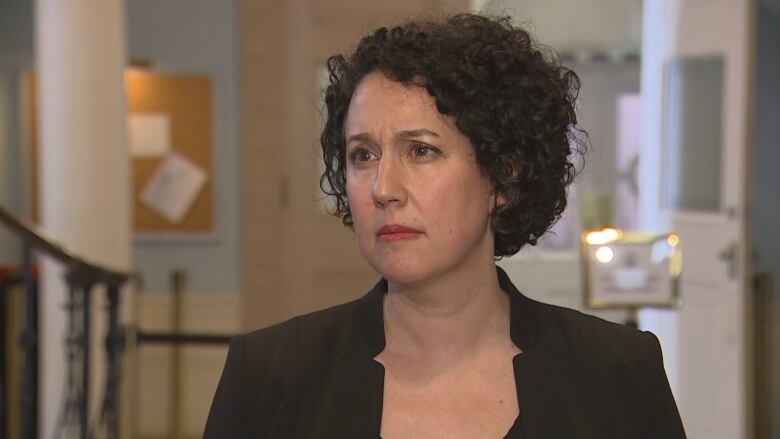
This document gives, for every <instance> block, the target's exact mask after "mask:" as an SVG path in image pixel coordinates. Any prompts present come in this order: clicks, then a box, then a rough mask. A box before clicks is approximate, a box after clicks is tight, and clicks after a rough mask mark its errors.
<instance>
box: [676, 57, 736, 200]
mask: <svg viewBox="0 0 780 439" xmlns="http://www.w3.org/2000/svg"><path fill="white" fill-rule="evenodd" d="M722 102H723V59H722V57H719V56H718V57H701V58H677V59H673V60H672V61H670V62H669V63H668V64H667V67H666V95H665V102H664V117H665V120H664V146H665V151H664V152H665V154H664V165H665V166H664V170H665V175H664V179H663V182H664V183H663V184H664V190H663V200H662V203H663V206H664V207H665V208H667V209H684V210H699V211H719V210H720V186H721V175H720V174H721V152H722V141H723V139H722V137H723V136H722V132H723V123H722V122H723V121H722V106H723V104H722Z"/></svg>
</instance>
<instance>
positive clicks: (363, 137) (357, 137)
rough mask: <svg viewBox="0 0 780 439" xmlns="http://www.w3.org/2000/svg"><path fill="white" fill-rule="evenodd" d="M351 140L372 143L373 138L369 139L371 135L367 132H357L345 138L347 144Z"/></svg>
mask: <svg viewBox="0 0 780 439" xmlns="http://www.w3.org/2000/svg"><path fill="white" fill-rule="evenodd" d="M351 142H363V143H373V140H372V139H371V135H370V134H368V133H357V134H353V135H351V136H349V137H348V138H347V144H349V143H351Z"/></svg>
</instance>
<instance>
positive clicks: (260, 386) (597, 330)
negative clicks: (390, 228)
mask: <svg viewBox="0 0 780 439" xmlns="http://www.w3.org/2000/svg"><path fill="white" fill-rule="evenodd" d="M497 271H498V276H499V282H500V285H501V288H502V289H503V290H504V291H506V292H507V293H508V294H509V303H510V335H511V338H512V340H513V341H514V343H515V345H517V346H518V347H519V348H520V349H521V350H522V353H520V354H519V355H517V356H516V357H515V358H514V361H513V364H514V370H515V380H516V383H517V394H518V399H519V404H520V416H519V418H518V420H517V422H516V423H515V426H514V427H513V428H512V430H511V431H510V432H509V435H508V437H509V438H513V439H514V438H520V437H522V438H524V439H529V438H530V439H558V438H560V439H575V438H583V439H584V438H592V439H608V438H620V439H645V438H646V439H651V438H652V439H677V438H684V437H685V432H684V430H683V426H682V423H681V421H680V415H679V413H678V411H677V406H676V405H675V402H674V398H673V397H672V393H671V391H670V389H669V383H668V381H667V379H666V374H665V373H664V367H663V362H662V359H661V348H660V345H659V343H658V339H657V338H656V337H655V336H654V335H653V334H652V333H650V332H641V331H638V330H635V329H632V328H628V327H625V326H621V325H617V324H614V323H610V322H607V321H604V320H601V319H599V318H596V317H592V316H588V315H586V314H582V313H580V312H577V311H573V310H570V309H566V308H561V307H557V306H552V305H547V304H544V303H540V302H537V301H534V300H531V299H529V298H527V297H525V296H524V295H522V294H521V293H520V292H519V291H517V289H516V288H515V287H514V285H512V282H511V281H510V280H509V278H508V277H507V275H506V273H504V272H503V271H502V270H501V269H500V268H499V269H497ZM386 291H387V283H386V282H385V281H384V280H382V281H380V282H379V283H378V284H377V285H376V286H375V287H374V289H372V290H371V291H370V292H369V293H368V294H366V295H365V296H363V297H362V298H360V299H358V300H355V301H352V302H349V303H346V304H343V305H339V306H336V307H333V308H329V309H326V310H323V311H319V312H315V313H312V314H308V315H304V316H300V317H296V318H294V319H292V320H288V321H287V322H284V323H281V324H278V325H275V326H271V327H269V328H265V329H262V330H259V331H255V332H252V333H250V334H246V335H242V336H238V337H236V338H235V339H234V340H233V341H232V342H231V344H230V351H229V353H228V357H227V362H226V364H225V370H224V372H223V373H222V378H221V380H220V383H219V387H218V388H217V392H216V395H215V396H214V402H213V404H212V406H211V412H210V413H209V417H208V422H207V424H206V430H205V433H204V439H239V438H296V439H307V438H328V439H331V438H371V439H376V438H378V437H379V431H380V424H381V419H382V392H383V380H384V368H383V366H382V365H381V364H380V363H378V362H376V361H374V360H373V358H374V357H375V356H376V355H377V354H379V353H380V352H381V351H382V350H383V349H384V343H385V339H384V326H383V323H384V322H383V314H382V303H383V300H382V298H383V296H384V294H385V293H386ZM496 439H498V438H496Z"/></svg>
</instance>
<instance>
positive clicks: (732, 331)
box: [640, 0, 753, 439]
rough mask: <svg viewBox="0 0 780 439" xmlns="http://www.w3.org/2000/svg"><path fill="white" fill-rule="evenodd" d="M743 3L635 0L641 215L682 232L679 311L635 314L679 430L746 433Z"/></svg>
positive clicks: (746, 5)
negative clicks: (641, 3)
mask: <svg viewBox="0 0 780 439" xmlns="http://www.w3.org/2000/svg"><path fill="white" fill-rule="evenodd" d="M752 8H753V5H752V3H751V2H750V1H748V0H712V1H702V0H662V1H652V2H645V10H644V19H643V27H644V31H643V32H644V34H643V52H642V63H643V66H642V75H643V76H642V94H643V96H642V98H643V103H644V107H643V113H644V114H645V121H644V122H645V127H646V128H645V131H644V134H643V146H642V156H641V157H642V161H641V165H640V166H641V169H640V174H641V183H640V186H641V189H640V190H641V192H640V193H641V195H640V203H641V206H642V208H641V214H640V217H641V223H642V225H643V227H644V228H650V229H661V230H673V231H676V232H677V233H678V234H679V235H680V237H681V243H682V251H683V274H682V278H681V294H682V299H683V305H682V308H681V309H680V310H678V311H665V312H662V311H645V312H643V314H642V318H641V324H642V327H643V329H649V330H652V331H653V332H655V333H656V334H657V335H658V336H659V337H660V338H661V341H662V345H663V348H664V356H665V362H666V368H667V373H668V375H669V378H670V381H671V384H672V388H673V391H674V393H675V397H676V399H677V403H678V406H679V409H680V413H681V415H682V418H683V423H684V424H685V428H686V431H687V433H688V437H690V438H692V439H698V438H701V439H705V438H706V439H719V438H723V439H739V438H748V437H751V433H750V429H751V426H752V421H751V419H752V418H751V416H752V415H751V413H750V412H749V407H750V403H749V401H750V400H751V399H750V398H752V392H751V389H750V385H749V381H748V380H749V366H750V362H749V356H750V355H751V349H750V339H751V333H750V330H749V327H748V325H749V324H750V323H751V319H750V318H749V317H748V311H749V310H750V303H751V301H750V297H751V296H750V295H751V291H750V288H749V282H748V273H749V271H748V269H747V259H746V257H745V255H746V254H747V248H746V242H747V241H746V239H745V237H746V233H745V224H746V214H747V206H746V175H745V167H746V164H747V151H748V128H749V118H748V109H749V108H750V99H749V92H750V89H749V83H750V79H751V75H750V70H751V65H750V62H751V60H750V59H749V56H748V55H749V53H750V52H751V48H750V45H751V38H750V32H751V31H750V21H751V20H752V18H751V14H752V13H753V9H752Z"/></svg>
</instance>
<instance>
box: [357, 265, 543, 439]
mask: <svg viewBox="0 0 780 439" xmlns="http://www.w3.org/2000/svg"><path fill="white" fill-rule="evenodd" d="M496 274H497V276H498V281H499V285H500V286H501V289H502V290H503V291H504V292H505V293H506V294H507V295H508V296H509V333H510V338H511V339H512V342H513V343H514V345H515V346H517V347H518V348H519V349H520V353H518V354H517V355H515V356H514V357H513V359H512V365H513V370H514V378H515V386H516V388H515V391H516V396H517V400H518V401H517V402H518V407H519V414H518V416H517V418H515V421H514V423H513V424H512V426H511V427H510V428H509V430H508V431H507V433H506V435H505V436H504V437H503V438H502V439H519V438H522V437H523V436H521V434H522V432H523V431H524V430H525V428H524V424H525V423H526V421H525V416H524V410H523V406H524V403H523V401H524V400H525V398H524V397H523V395H522V393H521V387H523V386H522V384H521V383H522V382H523V381H525V380H523V379H522V378H523V377H522V376H521V375H520V374H521V373H522V369H523V367H522V364H523V361H522V359H523V357H524V356H525V355H526V351H527V349H529V348H532V347H533V346H534V344H535V342H536V337H535V336H536V335H537V334H538V331H536V330H535V329H536V328H535V325H536V324H537V323H538V322H537V321H536V320H535V319H533V318H531V317H532V315H531V314H529V313H528V310H527V309H526V308H527V306H524V304H523V303H521V301H522V300H523V299H525V300H528V299H527V298H526V297H525V296H523V295H522V294H521V293H520V292H519V291H518V290H517V288H515V286H514V285H513V284H512V281H511V280H510V279H509V276H507V274H506V273H505V272H504V270H502V269H501V268H500V267H498V266H496ZM387 289H388V287H387V280H386V279H384V278H382V279H381V280H380V281H379V282H377V284H376V285H375V286H374V288H373V289H372V290H371V291H370V292H369V293H368V294H367V295H366V296H364V297H363V300H364V302H363V306H362V307H361V308H362V309H361V311H360V313H359V318H360V320H361V323H362V326H363V329H364V332H363V334H364V336H365V341H366V347H367V353H368V355H369V357H368V360H369V362H370V370H371V373H372V376H373V379H372V383H373V384H374V385H376V386H377V388H375V389H374V391H372V392H371V394H372V395H373V400H372V401H371V402H370V404H371V406H372V407H371V420H370V422H371V429H372V431H375V432H376V435H375V436H374V437H378V438H380V439H381V436H380V431H381V428H382V410H383V404H384V378H385V368H384V365H382V363H380V362H379V361H377V360H376V356H377V355H379V354H380V353H381V352H382V351H383V350H384V348H385V330H384V296H385V294H386V293H387Z"/></svg>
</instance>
